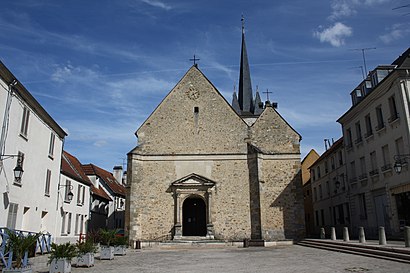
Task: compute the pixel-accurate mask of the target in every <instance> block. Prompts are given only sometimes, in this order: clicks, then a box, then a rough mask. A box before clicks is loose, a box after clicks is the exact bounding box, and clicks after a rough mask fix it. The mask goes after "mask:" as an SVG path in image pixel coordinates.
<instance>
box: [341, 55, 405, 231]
mask: <svg viewBox="0 0 410 273" xmlns="http://www.w3.org/2000/svg"><path fill="white" fill-rule="evenodd" d="M409 88H410V48H409V49H407V51H406V52H404V53H403V55H402V56H400V57H399V58H398V59H397V60H395V61H394V62H393V63H392V65H386V66H378V67H377V68H376V69H375V70H373V71H371V72H370V73H369V76H368V78H367V79H366V80H364V81H363V82H362V83H361V84H360V85H359V86H358V87H357V88H355V89H354V90H353V92H352V93H351V96H352V103H353V105H352V107H351V108H350V109H349V110H348V111H347V112H346V113H345V114H344V115H343V116H342V117H341V118H339V120H338V122H340V124H341V125H342V129H343V138H344V143H345V152H346V166H347V173H348V175H347V177H348V182H349V188H350V209H351V216H352V219H351V221H352V227H353V228H352V232H353V233H354V234H357V227H359V226H363V227H364V228H365V230H366V235H369V236H374V237H375V236H377V232H378V227H379V226H384V227H385V230H386V233H387V235H388V236H390V237H395V236H400V233H401V231H402V228H403V226H404V225H410V210H409V208H410V171H409V170H408V166H407V162H408V158H409V157H408V156H405V157H401V158H400V159H401V161H397V160H396V163H401V165H402V166H403V169H402V172H401V174H398V173H396V172H395V171H394V168H393V167H394V164H395V156H397V155H403V154H407V155H409V154H410V112H409V109H410V108H409V106H410V105H409V104H410V93H409Z"/></svg>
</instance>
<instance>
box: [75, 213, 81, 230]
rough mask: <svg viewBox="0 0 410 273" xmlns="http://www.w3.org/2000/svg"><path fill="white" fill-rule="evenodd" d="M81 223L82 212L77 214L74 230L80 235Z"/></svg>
mask: <svg viewBox="0 0 410 273" xmlns="http://www.w3.org/2000/svg"><path fill="white" fill-rule="evenodd" d="M79 225H80V214H78V213H77V214H76V215H75V230H74V234H75V235H78V234H79V233H78V231H79Z"/></svg>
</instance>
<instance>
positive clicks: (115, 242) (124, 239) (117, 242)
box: [112, 236, 128, 246]
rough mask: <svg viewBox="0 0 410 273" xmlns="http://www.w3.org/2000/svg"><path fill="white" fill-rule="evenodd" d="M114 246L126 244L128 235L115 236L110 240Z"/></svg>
mask: <svg viewBox="0 0 410 273" xmlns="http://www.w3.org/2000/svg"><path fill="white" fill-rule="evenodd" d="M112 244H113V245H114V246H128V237H127V236H115V238H114V240H113V241H112Z"/></svg>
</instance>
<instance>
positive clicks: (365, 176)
mask: <svg viewBox="0 0 410 273" xmlns="http://www.w3.org/2000/svg"><path fill="white" fill-rule="evenodd" d="M365 179H367V173H363V174H361V175H359V180H365Z"/></svg>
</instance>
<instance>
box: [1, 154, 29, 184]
mask: <svg viewBox="0 0 410 273" xmlns="http://www.w3.org/2000/svg"><path fill="white" fill-rule="evenodd" d="M15 157H17V164H16V167H15V168H14V169H13V173H14V178H15V179H16V181H20V180H21V177H22V176H23V173H24V170H23V167H22V165H23V160H24V156H23V155H20V154H18V155H0V161H3V160H5V159H8V158H15Z"/></svg>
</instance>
